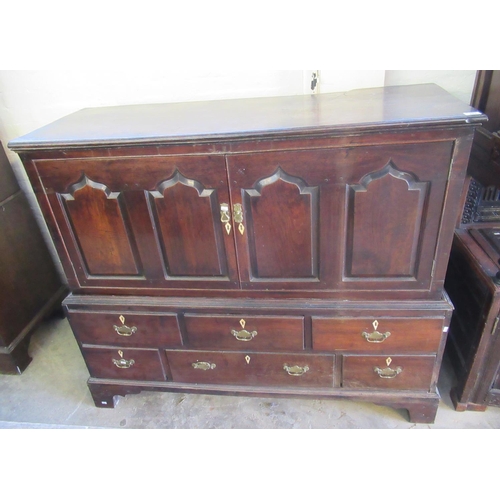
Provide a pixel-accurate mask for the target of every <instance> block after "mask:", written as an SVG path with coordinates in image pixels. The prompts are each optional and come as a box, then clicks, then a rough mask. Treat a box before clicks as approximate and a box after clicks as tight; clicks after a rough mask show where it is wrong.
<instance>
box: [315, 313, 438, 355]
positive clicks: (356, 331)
mask: <svg viewBox="0 0 500 500" xmlns="http://www.w3.org/2000/svg"><path fill="white" fill-rule="evenodd" d="M443 324H444V320H443V319H442V318H379V319H374V318H319V317H313V318H312V337H313V349H315V350H318V351H335V350H345V351H367V352H381V351H389V350H390V351H391V352H436V351H437V350H438V349H439V345H440V343H441V338H442V335H443Z"/></svg>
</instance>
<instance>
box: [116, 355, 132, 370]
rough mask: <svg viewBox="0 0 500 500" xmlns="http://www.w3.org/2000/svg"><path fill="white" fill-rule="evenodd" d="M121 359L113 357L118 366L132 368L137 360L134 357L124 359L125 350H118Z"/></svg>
mask: <svg viewBox="0 0 500 500" xmlns="http://www.w3.org/2000/svg"><path fill="white" fill-rule="evenodd" d="M118 354H119V355H120V359H113V363H114V364H115V366H116V367H117V368H130V367H131V366H133V365H134V363H135V361H134V360H133V359H123V351H118Z"/></svg>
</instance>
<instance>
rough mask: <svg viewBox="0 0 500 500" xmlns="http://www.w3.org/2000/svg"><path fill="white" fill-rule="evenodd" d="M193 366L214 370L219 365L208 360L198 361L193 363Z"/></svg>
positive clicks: (199, 368) (198, 368)
mask: <svg viewBox="0 0 500 500" xmlns="http://www.w3.org/2000/svg"><path fill="white" fill-rule="evenodd" d="M191 366H192V367H193V368H194V369H195V370H214V369H215V367H216V366H217V365H216V364H215V363H208V362H207V361H197V362H196V363H192V364H191Z"/></svg>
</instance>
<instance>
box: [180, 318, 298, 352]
mask: <svg viewBox="0 0 500 500" xmlns="http://www.w3.org/2000/svg"><path fill="white" fill-rule="evenodd" d="M185 325H186V332H187V337H188V341H189V345H190V347H193V348H201V349H225V350H240V349H241V350H249V349H251V350H257V351H259V350H260V351H301V350H303V348H304V318H303V317H290V316H247V315H241V316H236V315H230V316H229V315H228V316H204V315H196V314H186V316H185Z"/></svg>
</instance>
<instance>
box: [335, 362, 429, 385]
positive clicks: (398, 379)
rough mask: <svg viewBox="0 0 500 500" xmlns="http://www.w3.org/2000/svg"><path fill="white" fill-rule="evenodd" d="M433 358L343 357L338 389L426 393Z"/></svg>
mask: <svg viewBox="0 0 500 500" xmlns="http://www.w3.org/2000/svg"><path fill="white" fill-rule="evenodd" d="M435 361H436V357H435V356H343V363H342V387H346V388H350V389H365V388H371V389H399V390H417V391H420V390H429V389H430V385H431V382H432V375H433V370H434V364H435Z"/></svg>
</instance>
